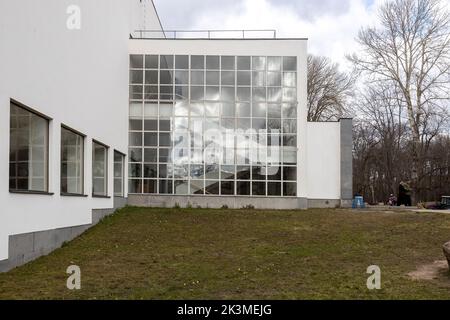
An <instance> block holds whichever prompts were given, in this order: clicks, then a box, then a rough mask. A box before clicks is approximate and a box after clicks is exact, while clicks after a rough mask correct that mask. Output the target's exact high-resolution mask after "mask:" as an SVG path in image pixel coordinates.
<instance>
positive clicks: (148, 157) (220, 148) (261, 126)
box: [129, 55, 297, 197]
mask: <svg viewBox="0 0 450 320" xmlns="http://www.w3.org/2000/svg"><path fill="white" fill-rule="evenodd" d="M296 95H297V59H296V57H266V56H258V57H250V56H188V55H176V56H174V55H131V56H130V123H129V130H130V131H129V147H130V150H129V155H130V157H129V188H130V189H129V192H130V193H144V194H180V195H188V194H192V195H242V196H278V197H280V196H296V189H297V186H296V182H297V96H296Z"/></svg>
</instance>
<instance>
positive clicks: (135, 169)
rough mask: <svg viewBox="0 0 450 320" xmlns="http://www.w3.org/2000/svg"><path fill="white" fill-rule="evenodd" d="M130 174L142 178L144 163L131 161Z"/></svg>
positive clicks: (131, 176)
mask: <svg viewBox="0 0 450 320" xmlns="http://www.w3.org/2000/svg"><path fill="white" fill-rule="evenodd" d="M128 175H129V176H130V178H141V177H142V164H140V163H139V164H138V163H130V164H129V165H128Z"/></svg>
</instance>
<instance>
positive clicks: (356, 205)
mask: <svg viewBox="0 0 450 320" xmlns="http://www.w3.org/2000/svg"><path fill="white" fill-rule="evenodd" d="M365 207H366V204H365V202H364V197H362V196H356V197H355V198H354V199H353V203H352V208H353V209H364V208H365Z"/></svg>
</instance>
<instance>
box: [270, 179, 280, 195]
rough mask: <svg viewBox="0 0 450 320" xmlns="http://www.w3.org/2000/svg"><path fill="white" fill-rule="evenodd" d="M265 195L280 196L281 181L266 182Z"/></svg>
mask: <svg viewBox="0 0 450 320" xmlns="http://www.w3.org/2000/svg"><path fill="white" fill-rule="evenodd" d="M267 195H268V196H281V182H268V183H267Z"/></svg>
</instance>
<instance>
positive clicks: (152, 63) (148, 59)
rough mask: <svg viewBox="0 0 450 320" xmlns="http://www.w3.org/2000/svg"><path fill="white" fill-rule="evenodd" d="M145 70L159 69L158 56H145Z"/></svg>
mask: <svg viewBox="0 0 450 320" xmlns="http://www.w3.org/2000/svg"><path fill="white" fill-rule="evenodd" d="M145 68H146V69H158V56H157V55H146V56H145Z"/></svg>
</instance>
